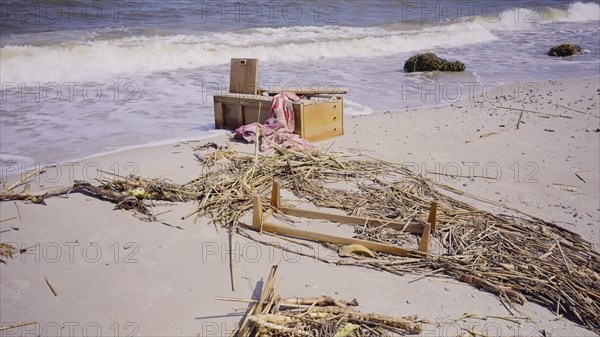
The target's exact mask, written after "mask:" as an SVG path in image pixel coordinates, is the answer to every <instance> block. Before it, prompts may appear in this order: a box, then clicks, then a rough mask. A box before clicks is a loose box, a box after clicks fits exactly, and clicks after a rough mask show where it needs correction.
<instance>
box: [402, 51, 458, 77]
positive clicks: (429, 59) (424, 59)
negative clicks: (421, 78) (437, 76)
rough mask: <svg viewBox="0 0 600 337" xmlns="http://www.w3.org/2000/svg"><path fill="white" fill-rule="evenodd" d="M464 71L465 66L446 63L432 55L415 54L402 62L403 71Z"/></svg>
mask: <svg viewBox="0 0 600 337" xmlns="http://www.w3.org/2000/svg"><path fill="white" fill-rule="evenodd" d="M434 70H438V71H465V64H464V63H462V62H460V61H454V62H451V61H447V60H444V59H442V58H439V57H437V55H435V54H434V53H425V54H417V55H415V56H413V57H411V58H409V59H408V60H407V61H406V62H404V71H406V72H407V73H412V72H415V71H434Z"/></svg>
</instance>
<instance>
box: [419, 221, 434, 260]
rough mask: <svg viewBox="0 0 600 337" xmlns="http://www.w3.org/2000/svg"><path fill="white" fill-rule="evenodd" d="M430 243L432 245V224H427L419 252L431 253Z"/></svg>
mask: <svg viewBox="0 0 600 337" xmlns="http://www.w3.org/2000/svg"><path fill="white" fill-rule="evenodd" d="M430 243H431V224H427V225H425V227H424V228H423V235H421V242H420V243H419V251H421V252H423V253H425V254H427V252H428V251H429V245H430Z"/></svg>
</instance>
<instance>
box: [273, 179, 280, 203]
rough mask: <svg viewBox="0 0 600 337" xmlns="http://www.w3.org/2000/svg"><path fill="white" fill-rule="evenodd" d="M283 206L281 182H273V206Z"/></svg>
mask: <svg viewBox="0 0 600 337" xmlns="http://www.w3.org/2000/svg"><path fill="white" fill-rule="evenodd" d="M279 206H281V194H280V192H279V182H277V181H274V182H273V189H271V207H272V208H276V209H279Z"/></svg>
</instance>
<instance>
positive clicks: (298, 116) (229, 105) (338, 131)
mask: <svg viewBox="0 0 600 337" xmlns="http://www.w3.org/2000/svg"><path fill="white" fill-rule="evenodd" d="M214 103H215V126H216V127H217V128H218V129H235V128H237V127H239V126H241V125H244V124H250V123H254V122H259V123H264V122H265V120H267V118H269V112H270V110H271V98H270V97H268V96H262V95H250V94H234V93H229V94H223V95H215V96H214ZM293 106H294V117H295V121H296V126H295V130H294V133H296V134H299V135H300V136H301V137H302V138H304V139H307V140H309V141H311V142H316V141H320V140H324V139H329V138H333V137H337V136H341V135H343V134H344V99H343V98H342V97H341V96H336V97H334V98H327V99H324V98H320V99H319V100H300V101H296V102H293Z"/></svg>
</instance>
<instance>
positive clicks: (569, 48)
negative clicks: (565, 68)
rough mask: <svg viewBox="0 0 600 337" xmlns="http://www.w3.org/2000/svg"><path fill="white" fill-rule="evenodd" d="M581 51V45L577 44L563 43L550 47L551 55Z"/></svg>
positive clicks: (572, 53)
mask: <svg viewBox="0 0 600 337" xmlns="http://www.w3.org/2000/svg"><path fill="white" fill-rule="evenodd" d="M580 53H581V47H580V46H578V45H576V44H569V43H565V44H561V45H558V46H554V47H552V48H550V51H548V55H549V56H573V55H576V54H580Z"/></svg>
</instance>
